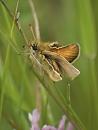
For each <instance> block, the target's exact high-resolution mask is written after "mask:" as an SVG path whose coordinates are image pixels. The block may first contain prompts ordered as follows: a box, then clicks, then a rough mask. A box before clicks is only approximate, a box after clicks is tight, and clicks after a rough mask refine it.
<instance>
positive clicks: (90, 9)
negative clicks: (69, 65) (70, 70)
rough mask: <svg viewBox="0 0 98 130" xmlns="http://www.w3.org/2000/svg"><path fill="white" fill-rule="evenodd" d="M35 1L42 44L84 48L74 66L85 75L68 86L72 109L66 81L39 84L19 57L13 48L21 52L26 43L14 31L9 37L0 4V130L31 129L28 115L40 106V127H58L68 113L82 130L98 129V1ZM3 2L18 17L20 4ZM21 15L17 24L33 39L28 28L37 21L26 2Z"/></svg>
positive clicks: (8, 25)
mask: <svg viewBox="0 0 98 130" xmlns="http://www.w3.org/2000/svg"><path fill="white" fill-rule="evenodd" d="M0 1H1V0H0ZM33 1H34V5H35V8H36V12H37V15H38V20H39V25H40V32H41V39H42V41H49V42H53V41H58V42H60V43H63V44H64V45H67V44H69V43H79V44H80V49H81V55H80V58H79V60H78V61H77V62H76V63H75V64H74V65H75V66H76V68H78V69H79V70H80V72H81V74H80V75H79V77H77V78H76V79H75V80H74V81H71V82H69V84H70V98H71V107H68V97H67V94H68V92H67V91H68V81H67V79H66V78H64V79H63V80H62V81H60V82H58V83H55V84H53V83H51V81H49V80H48V79H41V80H40V76H41V75H39V74H38V75H36V74H35V73H34V72H33V70H32V65H31V64H30V63H29V62H28V60H27V59H26V58H25V57H24V56H22V55H18V54H17V53H16V52H15V49H14V48H13V47H16V48H18V49H20V50H21V49H22V45H24V44H25V41H24V39H23V37H22V36H21V35H20V33H19V31H18V29H17V28H16V27H14V29H13V36H12V38H11V28H12V23H13V20H12V19H11V18H10V16H9V14H8V12H7V11H6V9H5V8H4V6H3V5H2V4H1V3H0V130H12V129H14V128H15V129H17V130H28V129H29V128H30V124H29V121H28V113H29V112H31V111H32V110H33V109H34V108H35V107H36V106H38V107H41V111H42V116H41V124H45V123H46V124H47V123H50V124H53V125H57V123H58V122H59V120H60V118H61V116H62V115H63V114H64V113H66V115H67V116H68V117H69V119H70V120H71V121H72V122H73V123H74V124H75V126H76V127H77V128H79V129H80V130H84V129H85V130H97V129H98V81H97V77H98V74H97V72H98V69H97V67H98V60H97V58H98V56H97V48H98V47H97V41H98V39H97V35H98V25H97V23H98V1H97V0H33ZM5 2H6V4H7V5H8V7H9V9H10V10H11V12H13V13H14V12H15V7H16V2H17V1H16V0H14V1H11V0H8V1H5ZM18 10H19V12H20V18H19V22H20V23H21V26H22V28H23V30H24V32H25V33H26V35H27V37H28V39H30V40H31V32H30V30H29V27H28V25H29V24H30V23H32V24H33V23H34V22H33V20H34V19H33V17H32V11H31V9H30V6H29V3H28V0H25V1H24V0H20V3H19V9H18ZM35 72H36V70H35ZM35 75H36V76H37V78H39V80H40V82H38V80H37V78H36V76H35ZM40 83H41V84H42V85H41V84H40ZM39 86H40V87H39ZM45 88H46V89H45ZM47 90H48V91H47ZM47 92H48V93H47ZM39 99H40V101H39V102H40V103H39V102H38V100H39ZM77 128H76V129H77Z"/></svg>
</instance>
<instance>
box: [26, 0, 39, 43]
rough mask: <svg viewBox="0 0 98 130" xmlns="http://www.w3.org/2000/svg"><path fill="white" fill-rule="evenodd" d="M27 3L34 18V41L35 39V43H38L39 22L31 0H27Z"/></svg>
mask: <svg viewBox="0 0 98 130" xmlns="http://www.w3.org/2000/svg"><path fill="white" fill-rule="evenodd" d="M28 1H29V5H30V7H31V11H32V15H33V18H34V24H35V34H36V39H37V41H40V29H39V22H38V17H37V14H36V11H35V7H34V4H33V0H28Z"/></svg>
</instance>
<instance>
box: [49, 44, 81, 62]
mask: <svg viewBox="0 0 98 130" xmlns="http://www.w3.org/2000/svg"><path fill="white" fill-rule="evenodd" d="M50 51H52V52H54V53H57V54H58V55H60V56H62V57H64V58H65V59H66V60H67V61H68V62H70V63H71V62H73V61H74V60H75V59H76V58H77V57H78V56H79V51H80V49H79V45H77V44H70V45H68V46H64V47H58V48H56V47H54V48H51V50H50Z"/></svg>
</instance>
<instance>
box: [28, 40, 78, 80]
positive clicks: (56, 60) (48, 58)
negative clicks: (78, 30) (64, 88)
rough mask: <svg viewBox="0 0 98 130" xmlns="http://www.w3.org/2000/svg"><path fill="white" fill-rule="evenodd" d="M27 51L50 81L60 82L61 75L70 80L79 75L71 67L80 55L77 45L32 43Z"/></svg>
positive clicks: (76, 70)
mask: <svg viewBox="0 0 98 130" xmlns="http://www.w3.org/2000/svg"><path fill="white" fill-rule="evenodd" d="M29 50H30V59H31V60H32V59H35V61H36V62H37V63H38V64H39V65H40V66H42V68H43V69H44V70H45V71H46V73H47V74H48V76H49V78H50V79H51V80H52V81H55V82H57V81H60V80H62V74H63V73H65V74H66V75H67V77H68V78H70V79H71V80H73V79H74V78H75V77H77V76H78V75H79V74H80V71H79V70H78V69H76V68H75V67H74V66H73V65H72V63H73V62H74V61H76V60H77V59H78V57H79V55H80V47H79V45H78V44H75V43H73V44H69V45H67V46H62V45H60V44H59V43H58V42H53V43H47V42H46V43H42V42H41V43H37V42H32V43H31V44H30V46H29Z"/></svg>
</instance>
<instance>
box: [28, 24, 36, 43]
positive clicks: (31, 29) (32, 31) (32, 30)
mask: <svg viewBox="0 0 98 130" xmlns="http://www.w3.org/2000/svg"><path fill="white" fill-rule="evenodd" d="M29 27H30V31H31V33H32V35H33V38H34V41H37V39H36V36H35V34H34V29H33V27H32V25H31V24H29Z"/></svg>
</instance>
